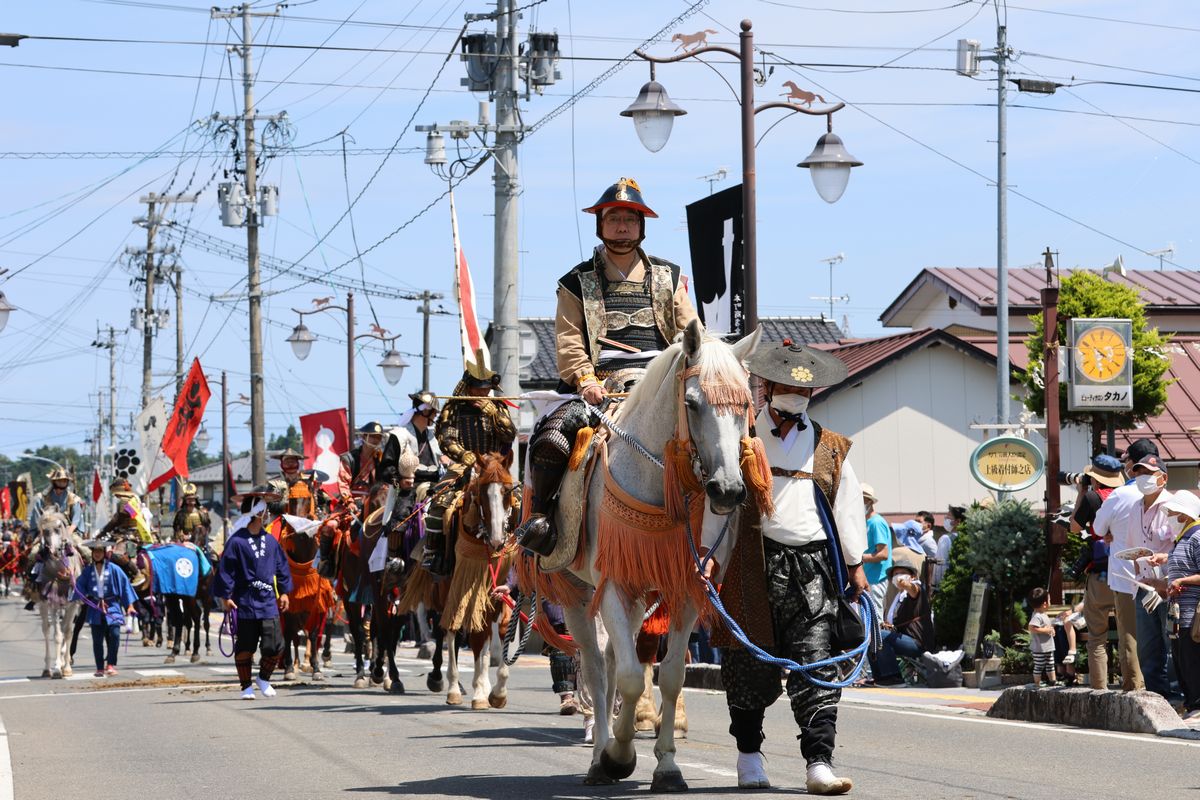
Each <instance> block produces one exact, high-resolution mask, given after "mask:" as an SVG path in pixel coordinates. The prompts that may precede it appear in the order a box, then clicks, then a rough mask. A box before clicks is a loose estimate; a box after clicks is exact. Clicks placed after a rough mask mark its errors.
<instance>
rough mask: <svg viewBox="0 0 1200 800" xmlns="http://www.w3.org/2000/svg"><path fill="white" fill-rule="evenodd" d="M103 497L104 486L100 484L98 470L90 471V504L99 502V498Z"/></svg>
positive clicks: (96, 468) (95, 468)
mask: <svg viewBox="0 0 1200 800" xmlns="http://www.w3.org/2000/svg"><path fill="white" fill-rule="evenodd" d="M103 495H104V485H103V484H102V483H100V468H99V467H94V468H93V469H92V502H93V503H98V502H100V498H101V497H102V496H103Z"/></svg>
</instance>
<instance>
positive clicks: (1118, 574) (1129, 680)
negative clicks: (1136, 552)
mask: <svg viewBox="0 0 1200 800" xmlns="http://www.w3.org/2000/svg"><path fill="white" fill-rule="evenodd" d="M1129 476H1130V478H1132V479H1133V482H1132V483H1129V484H1127V485H1125V486H1122V487H1120V488H1118V489H1115V490H1114V491H1113V493H1112V494H1110V495H1109V496H1108V499H1106V500H1105V501H1104V504H1103V505H1102V506H1100V510H1099V511H1097V512H1096V521H1095V522H1094V523H1093V529H1094V530H1095V532H1096V535H1097V536H1100V537H1103V538H1104V540H1105V541H1107V542H1108V543H1109V545H1110V548H1111V550H1110V552H1111V556H1110V557H1109V560H1108V585H1109V587H1110V588H1111V589H1112V590H1113V597H1114V599H1115V600H1116V612H1117V637H1118V642H1119V645H1120V647H1119V649H1120V656H1121V688H1122V689H1124V690H1125V691H1134V690H1138V689H1144V688H1148V687H1147V685H1146V682H1145V680H1143V674H1144V672H1145V671H1146V669H1147V667H1148V666H1153V667H1154V673H1155V677H1154V678H1151V681H1152V682H1153V681H1154V680H1155V678H1157V677H1158V673H1159V671H1160V670H1159V668H1158V664H1153V665H1145V664H1142V663H1141V657H1142V653H1143V652H1144V651H1146V652H1149V653H1150V654H1151V655H1152V656H1153V652H1151V651H1150V650H1149V645H1148V644H1147V645H1145V646H1143V644H1142V642H1141V641H1140V640H1141V639H1142V637H1140V636H1138V635H1137V631H1138V628H1139V621H1138V615H1137V611H1136V609H1137V607H1138V605H1137V603H1136V602H1135V601H1136V596H1137V595H1138V593H1139V589H1138V586H1137V577H1136V574H1135V572H1134V563H1133V562H1132V561H1130V560H1128V559H1124V558H1118V557H1117V554H1118V553H1120V552H1121V551H1122V550H1127V549H1129V548H1131V547H1147V548H1150V549H1151V550H1153V551H1155V552H1163V550H1162V546H1163V545H1162V544H1159V543H1160V542H1161V538H1160V537H1161V535H1162V532H1163V531H1164V530H1166V531H1167V533H1166V536H1167V539H1168V541H1167V542H1166V547H1167V549H1168V550H1169V549H1170V547H1169V545H1170V541H1169V538H1170V532H1169V528H1168V527H1167V524H1166V514H1165V513H1164V512H1163V511H1162V506H1163V504H1165V503H1166V501H1167V500H1169V499H1170V498H1171V493H1170V492H1168V491H1166V490H1165V489H1164V488H1163V487H1164V486H1166V482H1167V475H1166V471H1165V468H1164V467H1163V464H1162V461H1161V459H1160V458H1159V457H1158V456H1157V455H1154V454H1151V455H1147V456H1144V457H1142V458H1141V459H1140V460H1138V462H1137V463H1135V464H1132V465H1131V466H1129ZM1156 545H1157V547H1156ZM1148 641H1149V640H1148ZM1161 671H1162V672H1163V673H1165V671H1166V658H1165V656H1164V657H1163V659H1162V669H1161ZM1127 673H1128V674H1127ZM1163 680H1164V681H1165V680H1166V678H1165V675H1164V676H1163Z"/></svg>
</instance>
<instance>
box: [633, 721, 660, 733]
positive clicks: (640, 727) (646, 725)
mask: <svg viewBox="0 0 1200 800" xmlns="http://www.w3.org/2000/svg"><path fill="white" fill-rule="evenodd" d="M633 729H634V730H635V731H637V732H638V733H646V732H647V731H657V730H658V726H657V725H655V724H654V720H652V719H639V720H638V721H637V722H635V723H633Z"/></svg>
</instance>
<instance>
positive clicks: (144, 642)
mask: <svg viewBox="0 0 1200 800" xmlns="http://www.w3.org/2000/svg"><path fill="white" fill-rule="evenodd" d="M152 644H154V642H152V641H150V640H149V639H147V638H146V637H145V636H143V637H142V647H149V646H150V645H152Z"/></svg>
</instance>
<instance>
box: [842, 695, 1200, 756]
mask: <svg viewBox="0 0 1200 800" xmlns="http://www.w3.org/2000/svg"><path fill="white" fill-rule="evenodd" d="M856 708H858V709H860V710H862V711H874V712H876V713H879V714H902V715H904V716H909V717H929V718H930V719H944V720H950V721H953V722H970V723H975V724H978V725H1003V726H1006V727H1011V728H1029V729H1032V730H1038V731H1047V732H1053V733H1074V734H1077V735H1079V736H1102V737H1104V738H1106V739H1125V740H1127V741H1130V742H1143V743H1149V744H1175V745H1181V746H1183V747H1200V742H1194V741H1187V740H1182V739H1170V738H1164V737H1162V736H1154V735H1153V734H1148V733H1141V734H1139V733H1117V732H1116V731H1094V730H1088V729H1087V728H1072V727H1069V726H1067V725H1049V724H1045V723H1037V722H1018V721H1016V720H1011V719H992V718H990V717H965V716H957V715H952V714H931V713H928V712H924V711H902V710H900V709H898V708H883V707H880V706H868V705H857V706H856Z"/></svg>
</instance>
